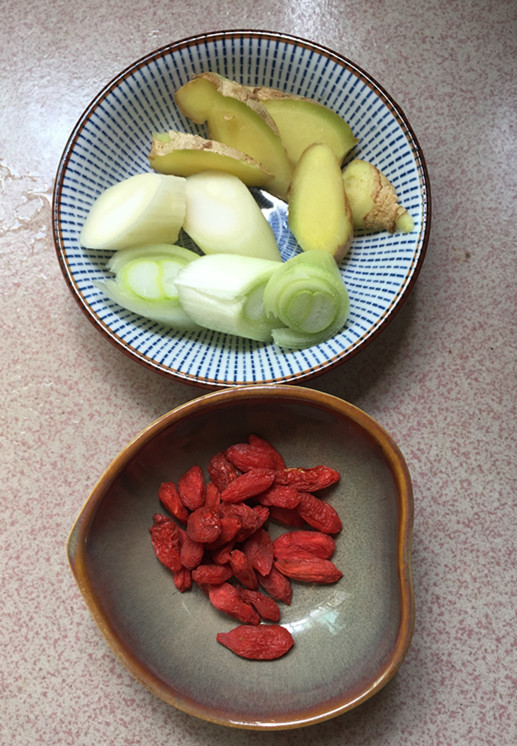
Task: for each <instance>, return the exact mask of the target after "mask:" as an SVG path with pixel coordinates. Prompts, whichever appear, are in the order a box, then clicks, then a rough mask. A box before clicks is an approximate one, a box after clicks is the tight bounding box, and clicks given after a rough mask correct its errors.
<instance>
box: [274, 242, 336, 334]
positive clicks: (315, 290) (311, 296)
mask: <svg viewBox="0 0 517 746" xmlns="http://www.w3.org/2000/svg"><path fill="white" fill-rule="evenodd" d="M264 306H265V308H266V312H267V313H268V315H269V316H270V318H271V319H274V318H277V319H279V320H280V322H281V324H280V325H277V326H276V327H274V328H273V329H272V336H273V340H274V342H275V343H276V344H277V345H279V346H280V347H290V348H293V349H303V348H305V347H310V346H312V345H315V344H319V343H321V342H324V341H325V340H327V339H329V338H330V337H332V336H334V334H336V333H337V332H338V331H339V330H340V329H342V327H343V326H344V325H345V322H346V320H347V317H348V313H349V310H350V300H349V296H348V292H347V289H346V287H345V285H344V283H343V279H342V277H341V273H340V271H339V268H338V266H337V264H336V262H335V260H334V258H333V257H332V256H331V255H330V254H328V253H326V252H324V251H319V250H318V249H314V250H312V251H305V252H302V253H301V254H298V255H296V256H294V257H292V258H291V259H289V260H288V261H287V262H285V263H284V264H283V265H282V266H281V267H279V269H278V271H277V272H275V274H274V275H273V276H272V277H271V279H270V281H269V282H268V284H267V286H266V288H265V291H264Z"/></svg>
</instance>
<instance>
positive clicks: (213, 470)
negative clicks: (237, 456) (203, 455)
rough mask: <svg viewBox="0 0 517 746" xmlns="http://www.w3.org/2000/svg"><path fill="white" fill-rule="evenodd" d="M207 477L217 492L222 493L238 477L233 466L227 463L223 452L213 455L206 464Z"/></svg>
mask: <svg viewBox="0 0 517 746" xmlns="http://www.w3.org/2000/svg"><path fill="white" fill-rule="evenodd" d="M208 476H209V477H210V479H211V480H212V482H213V483H214V484H215V486H216V487H217V489H218V490H219V492H222V491H223V490H224V489H226V487H228V485H229V484H230V482H232V481H233V480H234V479H236V478H237V477H238V476H239V472H238V471H237V469H236V468H235V466H234V465H233V464H232V463H231V462H230V461H228V459H227V458H226V456H225V455H224V452H223V451H218V453H215V454H214V455H213V456H212V458H211V459H210V461H209V462H208Z"/></svg>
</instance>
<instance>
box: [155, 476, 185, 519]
mask: <svg viewBox="0 0 517 746" xmlns="http://www.w3.org/2000/svg"><path fill="white" fill-rule="evenodd" d="M158 498H159V499H160V502H161V503H162V505H163V507H164V508H165V509H166V510H168V511H169V513H170V514H171V515H173V516H174V517H175V518H177V519H178V521H181V522H182V523H185V522H186V520H187V518H188V510H187V508H186V507H185V506H184V505H183V503H182V502H181V498H180V496H179V493H178V489H177V487H176V485H175V484H174V482H162V484H161V485H160V487H159V488H158Z"/></svg>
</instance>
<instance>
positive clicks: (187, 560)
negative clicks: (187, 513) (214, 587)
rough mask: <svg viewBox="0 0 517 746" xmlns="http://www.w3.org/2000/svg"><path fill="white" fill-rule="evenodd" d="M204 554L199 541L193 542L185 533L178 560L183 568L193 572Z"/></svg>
mask: <svg viewBox="0 0 517 746" xmlns="http://www.w3.org/2000/svg"><path fill="white" fill-rule="evenodd" d="M204 554H205V546H204V544H201V543H200V542H199V541H194V539H191V538H190V536H189V535H188V534H187V533H185V535H184V537H183V542H182V544H181V549H180V559H181V564H182V565H183V567H185V568H187V569H189V570H193V569H194V567H197V566H198V565H199V564H200V563H201V561H202V559H203V556H204Z"/></svg>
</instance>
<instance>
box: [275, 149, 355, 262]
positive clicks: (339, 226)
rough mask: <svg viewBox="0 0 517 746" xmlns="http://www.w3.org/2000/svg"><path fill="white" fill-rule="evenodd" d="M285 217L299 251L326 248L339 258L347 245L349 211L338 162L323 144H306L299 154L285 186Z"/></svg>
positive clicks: (350, 233)
mask: <svg viewBox="0 0 517 746" xmlns="http://www.w3.org/2000/svg"><path fill="white" fill-rule="evenodd" d="M288 219H289V227H290V228H291V231H292V233H293V235H294V237H295V238H296V240H297V242H298V244H299V245H300V248H301V249H302V250H303V251H311V250H313V249H318V250H320V251H326V252H327V253H329V254H331V255H332V256H333V257H334V258H335V260H336V261H340V260H341V259H343V257H344V256H345V255H346V253H347V251H348V249H349V248H350V244H351V243H352V238H353V234H354V228H353V221H352V213H351V210H350V207H349V205H348V201H347V198H346V194H345V186H344V181H343V176H342V173H341V168H340V164H339V161H338V160H337V158H336V156H335V154H334V153H333V152H332V150H331V149H330V148H329V147H328V146H327V145H324V144H322V143H315V144H313V145H309V147H308V148H307V149H306V150H305V151H304V152H303V154H302V156H301V157H300V159H299V161H298V163H297V165H296V168H295V171H294V176H293V180H292V182H291V187H290V189H289V218H288Z"/></svg>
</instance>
